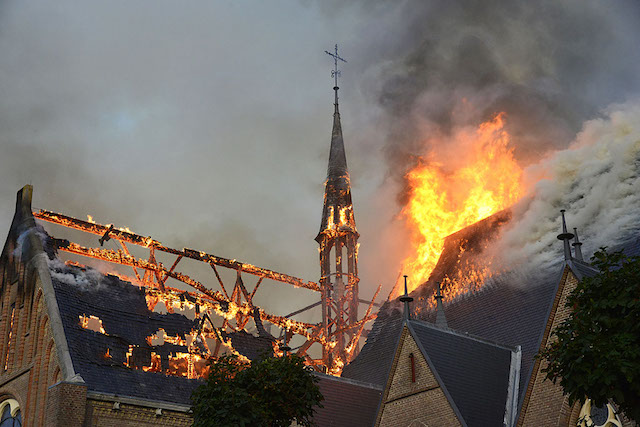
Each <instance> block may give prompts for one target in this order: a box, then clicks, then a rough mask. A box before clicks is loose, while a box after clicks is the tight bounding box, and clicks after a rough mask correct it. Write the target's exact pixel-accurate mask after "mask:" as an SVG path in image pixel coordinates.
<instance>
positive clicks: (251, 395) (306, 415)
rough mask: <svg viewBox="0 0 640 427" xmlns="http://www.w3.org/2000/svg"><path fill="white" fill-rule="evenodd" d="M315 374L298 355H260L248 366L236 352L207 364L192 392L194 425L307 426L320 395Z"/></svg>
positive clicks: (201, 426) (198, 426)
mask: <svg viewBox="0 0 640 427" xmlns="http://www.w3.org/2000/svg"><path fill="white" fill-rule="evenodd" d="M317 382H318V378H317V377H316V376H314V375H313V374H312V373H311V372H310V371H308V370H307V368H306V367H305V365H304V361H303V359H302V358H300V357H298V356H296V355H291V356H287V357H268V356H264V357H262V358H260V359H259V360H254V361H253V362H252V363H251V364H248V363H243V362H240V361H239V360H238V358H237V357H236V356H234V355H231V356H222V357H220V358H219V359H218V360H216V361H214V362H212V363H211V371H210V373H209V377H208V378H207V381H206V383H204V384H202V385H201V386H199V387H198V388H197V389H196V390H194V392H193V395H192V396H191V400H192V403H193V407H192V410H193V414H194V424H193V425H194V426H196V427H212V426H269V427H272V426H273V427H275V426H277V427H280V426H283V427H285V426H287V427H288V426H289V425H291V423H292V421H294V420H295V421H296V423H297V424H298V425H300V426H311V425H313V424H312V422H311V417H312V415H313V408H314V407H316V406H320V407H322V405H320V401H321V400H322V399H323V397H322V394H320V389H319V388H318V385H317V384H316V383H317Z"/></svg>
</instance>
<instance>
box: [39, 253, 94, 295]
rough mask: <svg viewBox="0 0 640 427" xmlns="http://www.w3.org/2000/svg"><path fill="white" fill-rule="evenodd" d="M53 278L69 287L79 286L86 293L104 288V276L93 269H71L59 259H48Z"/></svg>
mask: <svg viewBox="0 0 640 427" xmlns="http://www.w3.org/2000/svg"><path fill="white" fill-rule="evenodd" d="M47 265H48V266H49V273H50V274H51V278H52V279H54V280H57V281H59V282H62V283H65V284H67V285H72V286H77V287H79V288H80V289H82V290H84V291H90V290H96V289H99V288H100V287H102V286H103V284H102V280H103V279H104V276H103V275H102V273H100V272H99V271H97V270H94V269H93V268H91V267H86V268H85V269H80V268H76V267H70V266H68V265H66V264H65V263H64V262H62V261H61V260H60V259H59V258H58V257H54V258H53V259H49V258H47Z"/></svg>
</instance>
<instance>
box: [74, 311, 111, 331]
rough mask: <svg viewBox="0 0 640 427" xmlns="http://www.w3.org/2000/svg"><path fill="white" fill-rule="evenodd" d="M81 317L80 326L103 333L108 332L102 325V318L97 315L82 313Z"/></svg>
mask: <svg viewBox="0 0 640 427" xmlns="http://www.w3.org/2000/svg"><path fill="white" fill-rule="evenodd" d="M79 317H80V326H82V327H83V328H84V329H89V330H91V331H94V332H100V333H101V334H104V335H107V332H106V331H105V330H104V327H103V326H102V320H100V318H99V317H97V316H87V315H86V314H82V315H80V316H79Z"/></svg>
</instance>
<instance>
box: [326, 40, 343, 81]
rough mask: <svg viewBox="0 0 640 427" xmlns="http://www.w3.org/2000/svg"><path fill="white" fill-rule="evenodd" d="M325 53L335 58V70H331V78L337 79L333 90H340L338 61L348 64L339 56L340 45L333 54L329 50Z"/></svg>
mask: <svg viewBox="0 0 640 427" xmlns="http://www.w3.org/2000/svg"><path fill="white" fill-rule="evenodd" d="M324 53H326V54H327V55H330V56H332V57H333V64H334V68H333V70H331V77H333V78H334V79H335V87H334V88H333V90H336V91H337V90H338V77H340V70H338V60H340V61H342V62H344V63H346V62H347V61H346V60H345V59H343V58H341V57H340V55H338V45H337V44H336V47H335V52H334V53H331V52H329V51H328V50H325V51H324Z"/></svg>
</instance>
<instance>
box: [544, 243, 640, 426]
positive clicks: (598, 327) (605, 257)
mask: <svg viewBox="0 0 640 427" xmlns="http://www.w3.org/2000/svg"><path fill="white" fill-rule="evenodd" d="M591 262H592V264H593V266H594V267H596V268H597V269H598V270H600V273H599V274H598V275H597V276H595V277H590V278H585V279H584V280H582V281H581V282H580V283H579V284H578V285H577V287H576V288H575V290H573V292H571V293H570V294H569V296H568V298H567V304H566V306H567V307H568V308H571V314H570V315H569V317H568V318H567V319H566V320H565V321H564V322H562V323H561V324H560V325H559V327H558V328H557V329H556V330H555V332H554V334H555V337H556V338H557V339H556V340H554V341H553V342H552V343H551V344H550V345H548V346H547V348H546V349H544V350H543V351H542V352H541V353H540V354H539V355H538V357H540V358H541V359H543V360H546V361H547V362H548V366H547V367H546V368H545V369H544V370H543V372H545V373H546V378H548V379H550V380H552V381H553V382H554V383H555V382H556V381H558V380H559V381H560V385H561V386H562V388H563V390H564V392H565V394H567V395H568V396H569V401H570V403H571V404H573V402H575V401H582V400H584V399H585V398H590V399H591V400H592V402H593V403H595V404H596V405H598V406H601V405H604V404H606V403H607V401H609V400H611V401H613V402H614V403H615V404H616V405H618V407H619V408H620V409H621V410H622V411H623V412H624V413H625V414H626V415H627V416H628V417H630V418H633V419H634V420H636V421H640V257H627V256H625V255H623V254H622V252H613V253H607V251H606V248H601V249H600V250H599V251H598V252H596V253H595V254H594V255H593V258H592V259H591Z"/></svg>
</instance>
